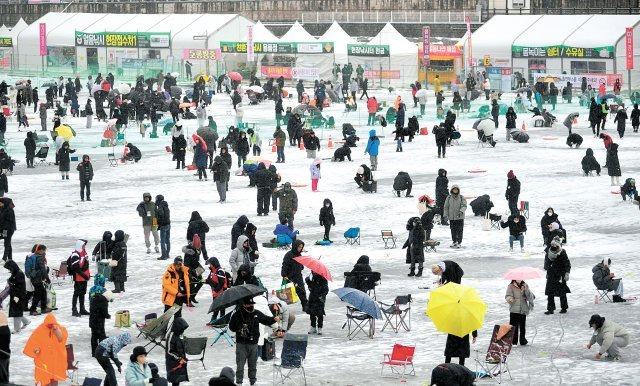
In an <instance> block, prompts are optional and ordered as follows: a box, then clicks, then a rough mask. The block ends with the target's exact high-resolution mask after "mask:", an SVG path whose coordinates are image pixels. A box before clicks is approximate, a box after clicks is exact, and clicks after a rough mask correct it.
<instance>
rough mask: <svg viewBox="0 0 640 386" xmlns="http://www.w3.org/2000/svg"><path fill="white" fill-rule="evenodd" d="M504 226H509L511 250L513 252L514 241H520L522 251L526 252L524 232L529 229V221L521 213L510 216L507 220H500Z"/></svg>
mask: <svg viewBox="0 0 640 386" xmlns="http://www.w3.org/2000/svg"><path fill="white" fill-rule="evenodd" d="M500 226H501V227H502V228H507V227H508V228H509V251H511V252H513V242H514V241H515V240H518V241H519V242H520V251H521V252H524V233H525V232H526V231H527V221H526V219H525V218H524V216H522V215H521V214H519V213H515V214H512V215H511V216H509V218H508V219H507V221H506V222H504V221H502V220H500Z"/></svg>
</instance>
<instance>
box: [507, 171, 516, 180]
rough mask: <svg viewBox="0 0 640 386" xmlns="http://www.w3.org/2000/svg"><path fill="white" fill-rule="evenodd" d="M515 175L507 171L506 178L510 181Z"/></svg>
mask: <svg viewBox="0 0 640 386" xmlns="http://www.w3.org/2000/svg"><path fill="white" fill-rule="evenodd" d="M515 176H516V175H515V174H514V173H513V170H509V173H507V178H508V179H512V178H514V177H515Z"/></svg>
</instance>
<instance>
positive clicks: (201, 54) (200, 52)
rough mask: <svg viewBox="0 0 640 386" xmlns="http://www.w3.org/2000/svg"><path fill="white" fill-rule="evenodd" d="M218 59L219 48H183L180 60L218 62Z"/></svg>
mask: <svg viewBox="0 0 640 386" xmlns="http://www.w3.org/2000/svg"><path fill="white" fill-rule="evenodd" d="M220 57H221V53H220V49H219V48H214V49H204V48H185V49H183V50H182V59H184V60H220Z"/></svg>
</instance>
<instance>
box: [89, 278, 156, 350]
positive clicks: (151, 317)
mask: <svg viewBox="0 0 640 386" xmlns="http://www.w3.org/2000/svg"><path fill="white" fill-rule="evenodd" d="M98 273H100V272H98ZM156 319H158V314H156V313H155V312H153V313H151V314H146V315H145V316H144V324H140V326H147V325H148V324H149V323H151V322H152V321H154V320H156ZM137 325H138V323H136V326H137ZM140 335H142V332H138V336H137V337H138V338H139V337H140Z"/></svg>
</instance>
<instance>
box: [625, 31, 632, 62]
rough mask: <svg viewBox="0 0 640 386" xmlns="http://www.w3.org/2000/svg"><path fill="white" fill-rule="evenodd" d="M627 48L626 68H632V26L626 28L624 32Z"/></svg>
mask: <svg viewBox="0 0 640 386" xmlns="http://www.w3.org/2000/svg"><path fill="white" fill-rule="evenodd" d="M625 38H626V41H625V43H626V44H625V46H626V48H627V70H633V28H627V31H626V33H625Z"/></svg>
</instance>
